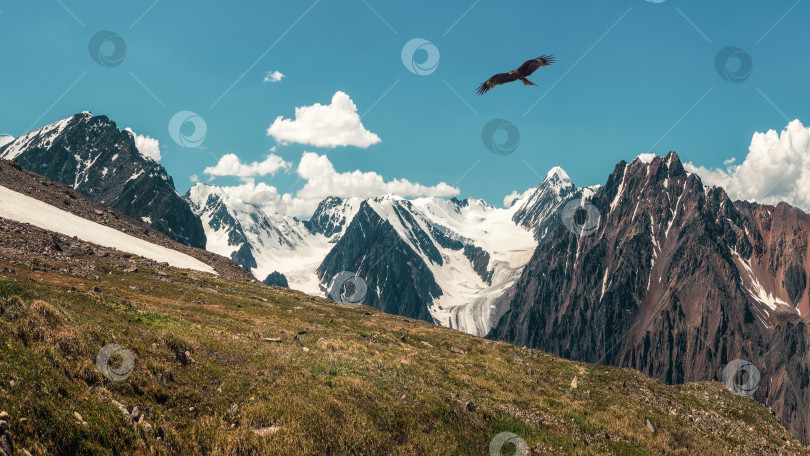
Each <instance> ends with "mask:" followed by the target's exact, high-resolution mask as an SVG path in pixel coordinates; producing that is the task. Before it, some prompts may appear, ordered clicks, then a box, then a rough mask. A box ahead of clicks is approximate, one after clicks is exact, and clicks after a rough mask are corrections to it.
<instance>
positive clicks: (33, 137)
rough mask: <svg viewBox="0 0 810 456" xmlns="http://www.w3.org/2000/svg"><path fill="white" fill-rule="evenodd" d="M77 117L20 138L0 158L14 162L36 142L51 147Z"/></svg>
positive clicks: (71, 117) (49, 125) (52, 124)
mask: <svg viewBox="0 0 810 456" xmlns="http://www.w3.org/2000/svg"><path fill="white" fill-rule="evenodd" d="M74 117H76V116H70V117H68V118H67V119H62V120H60V121H58V122H54V123H51V124H48V125H45V126H44V127H42V128H40V129H38V130H34V131H32V132H30V133H27V134H25V135H23V136H20V137H19V138H17V139H15V140H14V141H12V142H11V143H10V145H9V146H8V148H7V149H6V150H5V152H3V155H2V156H0V158H5V159H6V160H14V159H15V158H17V157H18V156H19V155H20V154H22V153H23V151H24V150H25V149H26V148H27V147H28V145H29V144H31V143H32V142H34V141H36V142H37V143H39V144H41V145H42V147H45V148H47V147H50V145H51V144H52V143H53V140H54V139H55V138H56V137H57V136H59V134H60V133H62V130H64V129H65V127H67V126H68V124H69V123H70V121H71V120H73V118H74Z"/></svg>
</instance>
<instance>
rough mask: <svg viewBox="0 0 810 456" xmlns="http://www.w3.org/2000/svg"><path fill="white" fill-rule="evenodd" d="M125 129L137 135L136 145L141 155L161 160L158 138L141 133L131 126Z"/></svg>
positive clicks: (134, 135)
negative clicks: (133, 129)
mask: <svg viewBox="0 0 810 456" xmlns="http://www.w3.org/2000/svg"><path fill="white" fill-rule="evenodd" d="M124 130H125V131H128V132H130V133H132V136H133V137H135V147H136V148H137V149H138V152H140V153H141V155H143V156H144V157H146V158H151V159H152V160H154V161H160V143H159V142H158V140H157V139H155V138H150V137H149V136H145V135H139V134H137V133H135V132H134V131H132V129H131V128H129V127H127V128H125V129H124Z"/></svg>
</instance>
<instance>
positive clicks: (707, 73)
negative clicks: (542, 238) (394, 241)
mask: <svg viewBox="0 0 810 456" xmlns="http://www.w3.org/2000/svg"><path fill="white" fill-rule="evenodd" d="M721 3H724V4H721ZM730 3H731V2H705V1H677V0H666V1H663V2H661V3H653V2H648V1H643V0H634V1H630V0H617V1H611V2H605V1H587V0H583V1H578V2H551V1H530V0H499V1H495V0H480V1H477V2H476V1H475V0H464V1H461V0H459V1H443V2H435V1H422V0H418V1H409V2H392V1H383V0H366V1H363V0H321V1H319V2H317V3H316V2H314V1H310V0H302V1H301V2H272V1H268V2H257V1H251V2H214V1H209V0H198V1H194V2H190V1H183V2H179V1H171V0H158V1H157V2H154V1H153V0H143V1H131V2H103V1H89V0H88V1H77V0H61V1H59V0H54V1H48V0H43V1H39V2H11V1H8V0H0V11H2V13H1V14H0V61H2V62H3V70H2V84H0V107H2V109H0V133H9V134H11V135H14V136H19V135H21V134H23V133H25V132H26V131H27V129H28V128H29V127H30V126H31V125H32V124H33V125H34V127H39V126H42V125H44V124H47V123H49V122H52V121H55V120H58V119H61V118H64V117H67V116H69V115H71V114H74V113H76V112H80V111H83V110H89V111H92V112H93V113H94V114H105V115H107V116H109V117H110V118H111V119H113V120H115V121H116V122H117V123H118V125H119V126H120V127H121V128H123V127H131V128H132V129H133V130H134V131H135V132H137V133H139V134H143V135H148V136H150V137H153V138H155V139H158V140H159V142H160V144H161V152H162V156H163V158H162V160H161V163H162V164H163V165H164V166H165V167H166V168H167V170H168V171H169V173H170V174H171V175H172V176H173V177H174V179H175V184H176V186H177V188H178V191H180V192H181V193H183V192H185V191H186V190H187V189H188V187H189V186H190V185H192V182H191V181H190V176H191V175H198V176H201V179H203V180H205V176H204V174H203V169H204V168H205V167H207V166H213V165H215V164H216V163H217V160H218V158H219V157H221V156H222V155H224V154H228V153H232V154H236V155H238V157H239V158H240V159H241V160H242V161H243V162H252V161H262V160H263V159H264V157H265V156H266V155H267V154H268V153H269V151H270V149H271V148H272V147H273V146H277V148H276V149H275V152H274V153H275V154H277V155H279V156H280V157H282V158H283V159H284V160H286V161H288V162H290V163H292V164H293V165H297V164H298V162H299V161H300V159H301V156H302V153H303V152H304V151H310V152H315V153H317V154H319V155H326V156H327V157H328V160H329V161H330V162H331V163H332V164H333V166H334V168H335V169H336V170H337V171H338V172H349V171H354V170H361V171H366V172H369V171H373V172H376V173H378V174H380V175H381V176H382V177H383V178H384V179H385V180H391V179H395V178H400V179H408V180H409V181H411V182H418V183H420V184H423V185H425V186H433V185H436V184H438V183H439V182H445V183H447V184H449V185H451V186H454V187H457V188H458V189H459V190H460V195H461V196H462V197H466V196H472V197H477V198H484V199H486V200H487V201H489V202H491V203H493V204H498V205H500V204H501V201H502V199H503V197H504V196H505V195H506V194H508V193H510V192H512V191H513V190H519V191H522V190H525V189H527V188H529V187H533V186H535V185H537V183H538V182H539V180H540V178H541V177H538V174H539V175H540V176H542V175H545V173H546V171H548V170H549V169H550V168H551V167H553V166H562V167H563V168H564V169H565V170H566V171H567V172H568V174H569V175H570V176H571V177H572V179H573V180H574V182H575V183H577V184H579V185H589V184H601V183H604V182H605V180H606V178H607V175H608V174H609V173H610V171H611V170H612V169H613V166H614V165H615V164H616V163H617V162H618V161H619V160H622V159H625V160H628V161H629V160H630V159H632V158H633V157H635V156H637V155H638V154H640V153H645V152H648V151H652V152H655V153H658V154H665V153H666V152H667V151H669V150H675V151H677V152H678V153H679V154H680V156H681V157H682V159H683V160H684V161H691V162H694V163H695V164H696V165H700V166H705V167H707V168H722V167H723V166H724V165H723V162H724V160H727V159H729V158H730V157H736V158H737V160H738V161H741V160H743V159H744V158H745V156H746V154H747V153H748V146H749V144H750V143H751V138H752V135H753V134H754V133H755V132H758V131H759V132H765V131H767V130H769V129H775V130H777V131H781V130H782V129H784V128H785V126H786V125H787V124H788V122H789V120H793V119H799V120H801V121H803V122H804V123H805V124H807V123H810V120H808V119H810V112H808V111H810V91H808V90H807V89H806V84H807V82H806V81H807V75H808V74H810V55H809V54H808V53H807V52H806V49H807V44H808V41H810V29H808V28H807V26H806V24H807V23H808V19H810V4H807V3H806V2H796V0H788V1H781V0H777V1H771V2H761V1H757V2H755V1H739V2H734V5H733V6H732V5H730ZM313 5H314V6H313ZM307 11H308V12H307ZM101 30H109V31H112V32H114V33H115V34H117V35H119V36H120V37H121V38H122V39H123V40H124V41H125V42H126V54H125V56H124V60H123V62H122V63H121V64H120V65H118V66H115V67H103V66H101V65H98V64H97V63H96V62H94V61H93V59H92V58H91V56H90V53H89V52H88V42H89V41H90V39H91V37H93V36H94V35H95V34H96V33H97V32H99V31H101ZM413 38H421V39H424V40H428V41H430V42H431V43H433V44H434V45H435V46H436V48H437V49H438V50H439V52H440V58H439V64H438V67H437V68H436V70H435V71H434V72H433V73H431V74H429V75H416V74H413V73H411V72H409V71H408V69H406V67H405V66H404V65H403V62H402V58H401V51H402V49H403V46H404V45H405V43H406V42H408V41H409V40H411V39H413ZM727 46H737V47H739V48H741V49H742V50H743V51H744V52H745V53H746V54H747V55H749V56H750V58H751V61H752V62H753V67H752V70H751V72H750V76H749V77H748V78H747V79H745V80H744V81H743V82H739V83H735V82H729V81H726V80H724V79H723V78H721V77H720V75H719V74H718V72H717V70H716V68H715V58H716V55H717V54H718V52H719V51H720V50H721V49H723V48H725V47H727ZM541 54H554V55H555V57H556V59H557V61H556V63H555V64H554V65H552V66H550V67H547V68H542V69H540V70H538V71H537V72H536V73H535V74H534V75H533V76H532V77H531V78H530V79H531V80H532V81H534V82H535V83H536V84H538V86H537V87H524V86H522V85H519V84H515V83H513V84H510V85H506V86H502V87H497V88H495V89H494V90H492V91H490V92H489V93H487V94H486V95H484V96H482V97H479V96H477V95H476V94H475V88H476V87H477V86H478V85H479V84H480V83H481V82H483V81H484V80H485V79H487V78H488V77H489V76H491V75H492V74H494V73H497V72H503V71H508V70H510V69H512V68H516V67H517V66H519V65H520V64H521V63H522V62H523V61H524V60H526V59H528V58H533V57H537V56H539V55H541ZM416 58H417V60H419V59H421V58H422V54H417V56H416ZM737 65H739V62H738V61H737V60H734V59H732V60H731V61H729V66H728V68H729V71H731V72H732V73H733V72H735V71H736V70H737ZM268 71H280V72H281V73H283V74H284V75H285V77H284V78H283V79H282V80H281V81H279V82H263V79H264V76H265V74H266V73H267V72H268ZM237 81H238V82H237ZM338 91H342V92H345V93H346V94H348V96H349V97H350V98H351V100H352V101H353V102H354V104H355V105H356V106H357V110H358V112H359V113H360V114H365V115H364V116H363V118H362V123H363V126H364V127H365V128H366V129H367V130H368V131H370V132H373V133H374V134H376V135H378V136H379V138H380V139H381V142H379V143H377V144H373V145H370V146H369V147H367V148H360V147H354V146H347V147H336V148H321V147H315V146H312V145H302V144H294V143H293V144H287V145H278V144H277V142H276V140H275V139H274V138H273V137H270V136H268V135H267V129H268V127H269V125H270V124H271V123H272V122H273V121H274V120H275V119H276V117H278V116H284V117H285V118H291V117H294V111H295V108H296V107H301V106H309V105H313V104H315V103H321V104H329V102H330V100H331V99H332V97H333V95H334V94H335V93H336V92H338ZM541 97H542V99H541ZM540 99H541V100H540ZM538 100H540V101H539V102H538ZM532 106H533V107H532ZM370 108H373V109H371V110H370V111H369V109H370ZM184 110H187V111H192V112H195V113H197V114H198V115H199V116H200V117H202V118H203V119H204V120H205V123H206V127H207V132H206V136H205V140H204V142H203V144H202V146H200V147H197V148H184V147H181V146H180V145H179V144H177V143H176V142H174V141H173V140H172V138H171V136H170V134H169V129H168V125H169V120H170V119H171V118H172V116H173V115H174V114H175V113H177V112H178V111H184ZM367 111H368V112H367ZM366 112H367V113H366ZM495 118H502V119H506V120H508V121H510V122H512V123H513V124H514V125H515V126H516V127H517V129H518V130H519V132H520V143H519V146H518V148H517V150H516V151H515V152H514V153H513V154H511V155H506V156H504V155H496V154H493V153H491V152H489V151H488V150H487V149H486V148H485V147H484V145H483V143H482V140H481V131H482V128H483V127H484V125H485V124H486V123H487V122H489V121H490V120H492V119H495ZM499 138H500V137H499ZM535 171H536V172H537V174H536V173H535ZM256 180H257V181H261V182H266V183H269V184H270V185H273V186H275V187H276V188H277V189H278V190H279V191H280V192H282V193H287V192H293V193H294V192H295V191H296V189H297V188H300V187H301V186H302V185H303V184H304V182H302V181H301V180H300V179H299V178H298V176H296V172H295V166H293V167H292V168H291V169H290V170H289V171H280V172H278V173H277V174H276V175H274V176H269V175H268V176H264V177H257V178H256ZM213 182H214V183H217V184H223V185H233V184H236V183H238V180H237V179H236V178H233V177H218V178H216V179H215V180H214V181H213Z"/></svg>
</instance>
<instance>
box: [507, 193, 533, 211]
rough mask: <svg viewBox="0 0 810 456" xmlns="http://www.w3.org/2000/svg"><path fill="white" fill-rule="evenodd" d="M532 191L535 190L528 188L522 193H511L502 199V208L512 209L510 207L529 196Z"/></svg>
mask: <svg viewBox="0 0 810 456" xmlns="http://www.w3.org/2000/svg"><path fill="white" fill-rule="evenodd" d="M534 190H535V189H534V188H530V189H528V190H526V191H524V192H523V193H518V192H517V190H513V191H512V193H510V194H508V195H506V196H504V197H503V207H505V208H507V209H508V208H510V207H512V205H513V204H515V202H516V201H517V200H519V199H521V198H525V197H526V196H529V194H530V193H531V192H533V191H534Z"/></svg>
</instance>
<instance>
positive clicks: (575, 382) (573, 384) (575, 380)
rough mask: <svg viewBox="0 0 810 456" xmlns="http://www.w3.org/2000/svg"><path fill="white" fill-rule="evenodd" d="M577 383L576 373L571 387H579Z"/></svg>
mask: <svg viewBox="0 0 810 456" xmlns="http://www.w3.org/2000/svg"><path fill="white" fill-rule="evenodd" d="M577 385H578V382H577V376H576V375H574V379H573V380H571V389H577Z"/></svg>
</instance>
